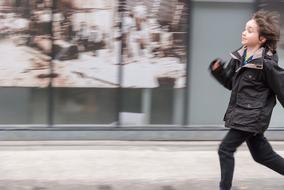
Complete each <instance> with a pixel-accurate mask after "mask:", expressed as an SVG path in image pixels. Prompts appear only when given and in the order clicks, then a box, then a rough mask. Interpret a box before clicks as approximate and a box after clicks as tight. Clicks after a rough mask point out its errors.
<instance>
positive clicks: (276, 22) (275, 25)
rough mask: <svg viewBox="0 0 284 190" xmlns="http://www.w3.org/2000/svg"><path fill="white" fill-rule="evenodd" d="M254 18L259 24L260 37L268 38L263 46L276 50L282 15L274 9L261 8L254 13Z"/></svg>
mask: <svg viewBox="0 0 284 190" xmlns="http://www.w3.org/2000/svg"><path fill="white" fill-rule="evenodd" d="M252 19H254V20H255V22H256V23H257V25H258V28H259V31H258V32H259V37H261V36H262V37H264V38H266V42H265V43H264V44H263V46H266V47H268V48H269V49H270V50H272V51H275V50H276V48H277V42H278V41H279V38H280V15H279V13H277V12H274V11H266V10H259V11H257V12H256V13H254V15H253V17H252Z"/></svg>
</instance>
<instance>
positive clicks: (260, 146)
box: [246, 134, 284, 175]
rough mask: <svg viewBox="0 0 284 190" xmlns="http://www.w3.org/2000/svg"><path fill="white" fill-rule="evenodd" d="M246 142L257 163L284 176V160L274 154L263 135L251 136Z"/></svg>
mask: <svg viewBox="0 0 284 190" xmlns="http://www.w3.org/2000/svg"><path fill="white" fill-rule="evenodd" d="M246 142H247V145H248V148H249V150H250V152H251V155H252V157H253V159H254V160H255V161H256V162H258V163H260V164H262V165H264V166H266V167H268V168H270V169H272V170H274V171H276V172H278V173H279V174H282V175H284V158H282V157H281V156H279V155H278V154H277V153H276V152H274V150H273V149H272V147H271V145H270V144H269V142H268V141H267V139H266V138H265V137H264V135H263V134H258V135H256V136H251V137H250V138H248V139H247V141H246Z"/></svg>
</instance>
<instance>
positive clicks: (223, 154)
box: [218, 129, 252, 190]
mask: <svg viewBox="0 0 284 190" xmlns="http://www.w3.org/2000/svg"><path fill="white" fill-rule="evenodd" d="M250 135H252V133H248V132H244V131H239V130H235V129H230V130H229V132H228V133H227V135H226V136H225V138H224V139H223V141H222V143H221V144H220V146H219V150H218V154H219V160H220V167H221V181H220V188H221V189H224V190H229V189H230V188H231V186H232V180H233V173H234V166H235V160H234V153H235V151H236V150H237V148H238V147H239V146H240V145H241V144H242V143H243V142H244V141H245V140H246V138H247V137H248V136H250Z"/></svg>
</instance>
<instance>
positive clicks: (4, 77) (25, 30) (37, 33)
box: [0, 0, 52, 87]
mask: <svg viewBox="0 0 284 190" xmlns="http://www.w3.org/2000/svg"><path fill="white" fill-rule="evenodd" d="M51 5H52V4H51V1H47V0H45V1H38V0H37V1H36V0H33V1H32V0H16V1H14V0H0V23H1V24H0V55H1V56H0V57H1V64H0V86H12V87H13V86H21V87H46V86H47V85H48V84H49V82H50V81H49V80H50V61H51V56H50V55H51V51H52V42H51V19H52V16H51V15H52V10H51V8H52V6H51Z"/></svg>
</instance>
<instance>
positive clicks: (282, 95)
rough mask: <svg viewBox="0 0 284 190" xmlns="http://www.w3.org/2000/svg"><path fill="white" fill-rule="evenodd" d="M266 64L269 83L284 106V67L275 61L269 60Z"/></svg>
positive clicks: (265, 68) (265, 69)
mask: <svg viewBox="0 0 284 190" xmlns="http://www.w3.org/2000/svg"><path fill="white" fill-rule="evenodd" d="M265 65H266V67H264V72H265V77H266V81H267V84H268V86H269V87H270V89H271V90H272V91H273V92H274V93H275V95H276V97H277V99H278V100H279V102H280V103H281V105H282V106H283V107H284V69H282V68H281V67H279V66H278V65H277V64H276V63H274V62H268V63H267V64H265Z"/></svg>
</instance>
